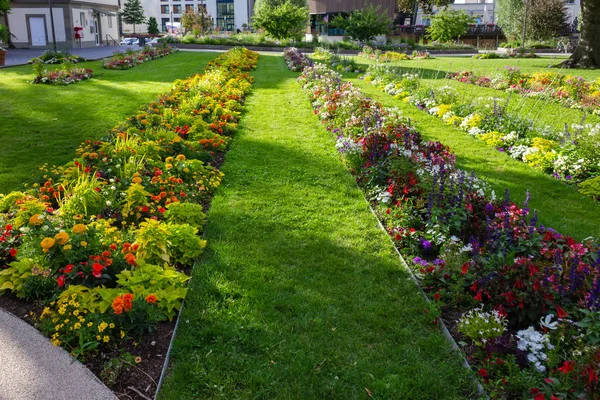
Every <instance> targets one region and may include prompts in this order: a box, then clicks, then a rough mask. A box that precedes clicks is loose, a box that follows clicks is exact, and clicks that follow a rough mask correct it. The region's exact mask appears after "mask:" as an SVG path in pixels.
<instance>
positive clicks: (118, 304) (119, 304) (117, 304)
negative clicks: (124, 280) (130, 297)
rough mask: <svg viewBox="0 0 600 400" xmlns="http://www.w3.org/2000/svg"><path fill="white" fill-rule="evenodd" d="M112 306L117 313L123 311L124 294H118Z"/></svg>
mask: <svg viewBox="0 0 600 400" xmlns="http://www.w3.org/2000/svg"><path fill="white" fill-rule="evenodd" d="M112 308H113V311H114V312H115V314H116V315H119V314H122V313H123V308H124V305H123V296H117V297H115V299H114V300H113V302H112Z"/></svg>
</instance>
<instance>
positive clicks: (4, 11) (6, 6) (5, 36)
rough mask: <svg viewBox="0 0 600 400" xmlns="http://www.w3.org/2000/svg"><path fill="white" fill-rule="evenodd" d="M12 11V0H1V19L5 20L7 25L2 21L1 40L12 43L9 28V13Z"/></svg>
mask: <svg viewBox="0 0 600 400" xmlns="http://www.w3.org/2000/svg"><path fill="white" fill-rule="evenodd" d="M9 12H10V0H0V19H2V20H4V21H5V23H6V25H2V24H1V23H0V41H2V42H4V43H7V44H8V45H11V43H10V36H11V35H10V30H9V28H8V13H9Z"/></svg>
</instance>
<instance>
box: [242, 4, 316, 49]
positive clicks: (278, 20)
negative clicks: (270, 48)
mask: <svg viewBox="0 0 600 400" xmlns="http://www.w3.org/2000/svg"><path fill="white" fill-rule="evenodd" d="M307 24H308V5H307V3H306V0H257V1H256V3H254V16H253V17H252V25H253V26H254V29H264V30H265V31H266V32H267V34H268V35H269V36H272V37H274V38H276V39H290V38H294V39H300V38H301V37H302V34H303V33H304V31H305V30H306V26H307Z"/></svg>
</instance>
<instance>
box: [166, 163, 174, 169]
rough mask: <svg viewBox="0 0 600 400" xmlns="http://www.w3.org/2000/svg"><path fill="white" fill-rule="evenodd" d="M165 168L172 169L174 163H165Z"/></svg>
mask: <svg viewBox="0 0 600 400" xmlns="http://www.w3.org/2000/svg"><path fill="white" fill-rule="evenodd" d="M165 168H166V169H171V168H173V164H165Z"/></svg>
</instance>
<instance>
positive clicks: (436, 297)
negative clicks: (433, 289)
mask: <svg viewBox="0 0 600 400" xmlns="http://www.w3.org/2000/svg"><path fill="white" fill-rule="evenodd" d="M440 297H442V296H441V295H440V294H439V293H436V294H434V295H433V298H434V299H435V300H436V301H438V300H439V299H440Z"/></svg>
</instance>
